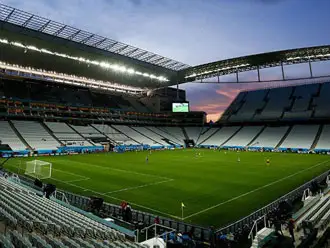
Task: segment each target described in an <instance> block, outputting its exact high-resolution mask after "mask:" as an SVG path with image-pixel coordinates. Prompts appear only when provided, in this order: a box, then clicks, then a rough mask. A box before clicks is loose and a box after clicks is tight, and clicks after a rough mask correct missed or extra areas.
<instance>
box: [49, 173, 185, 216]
mask: <svg viewBox="0 0 330 248" xmlns="http://www.w3.org/2000/svg"><path fill="white" fill-rule="evenodd" d="M52 179H53V180H55V181H58V182H61V183H64V184H67V185H70V186H72V187H76V188H79V189H82V190H84V191H89V192H92V193H95V194H98V195H101V196H105V197H109V198H111V199H114V200H117V201H120V202H122V201H126V200H123V199H119V198H117V197H113V196H109V195H106V194H104V193H100V192H97V191H94V190H91V189H88V188H84V187H81V186H79V185H76V184H73V183H69V182H65V181H62V180H59V179H55V178H52ZM129 202H130V204H131V205H133V206H137V207H140V208H143V209H146V210H149V211H152V212H155V213H158V214H161V215H164V216H167V217H171V218H175V219H178V220H181V217H179V216H175V215H172V214H169V213H165V212H162V211H159V210H157V209H153V208H149V207H146V206H143V205H140V204H137V203H134V202H131V201H129Z"/></svg>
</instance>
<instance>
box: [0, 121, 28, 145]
mask: <svg viewBox="0 0 330 248" xmlns="http://www.w3.org/2000/svg"><path fill="white" fill-rule="evenodd" d="M0 140H1V143H2V144H8V145H9V146H10V148H11V149H12V150H13V151H18V150H25V149H26V146H25V145H24V143H23V142H22V141H21V140H20V138H19V137H18V136H17V135H16V133H15V132H14V130H13V129H12V128H11V126H10V125H9V123H8V122H7V121H0Z"/></svg>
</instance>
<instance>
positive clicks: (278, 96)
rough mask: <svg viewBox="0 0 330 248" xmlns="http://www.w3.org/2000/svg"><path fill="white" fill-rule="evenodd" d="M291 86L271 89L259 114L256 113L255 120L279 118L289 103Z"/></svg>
mask: <svg viewBox="0 0 330 248" xmlns="http://www.w3.org/2000/svg"><path fill="white" fill-rule="evenodd" d="M292 90H293V89H292V87H282V88H274V89H271V90H270V91H269V93H268V96H267V100H266V102H267V103H266V106H265V107H264V108H263V110H262V111H261V113H260V114H257V115H256V116H255V117H254V119H255V120H274V119H280V118H281V116H282V114H283V111H284V109H285V108H287V107H289V106H290V104H291V101H290V99H289V98H290V96H291V94H292Z"/></svg>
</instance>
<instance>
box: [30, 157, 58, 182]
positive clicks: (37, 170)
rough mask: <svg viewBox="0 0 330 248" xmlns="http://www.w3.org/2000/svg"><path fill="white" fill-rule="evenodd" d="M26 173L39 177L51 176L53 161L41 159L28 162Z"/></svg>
mask: <svg viewBox="0 0 330 248" xmlns="http://www.w3.org/2000/svg"><path fill="white" fill-rule="evenodd" d="M25 174H26V175H29V176H31V177H34V178H38V179H46V178H51V176H52V163H49V162H46V161H41V160H33V161H29V162H26V169H25Z"/></svg>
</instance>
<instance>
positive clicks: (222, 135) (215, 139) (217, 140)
mask: <svg viewBox="0 0 330 248" xmlns="http://www.w3.org/2000/svg"><path fill="white" fill-rule="evenodd" d="M239 128H240V127H239V126H235V127H222V128H221V129H220V130H219V131H218V132H216V133H215V134H214V135H212V136H211V137H210V138H209V139H207V140H205V141H203V142H202V143H201V144H200V145H215V146H221V145H222V144H223V143H224V142H226V140H228V139H229V138H230V137H231V136H233V135H234V134H235V132H237V130H238V129H239Z"/></svg>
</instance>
